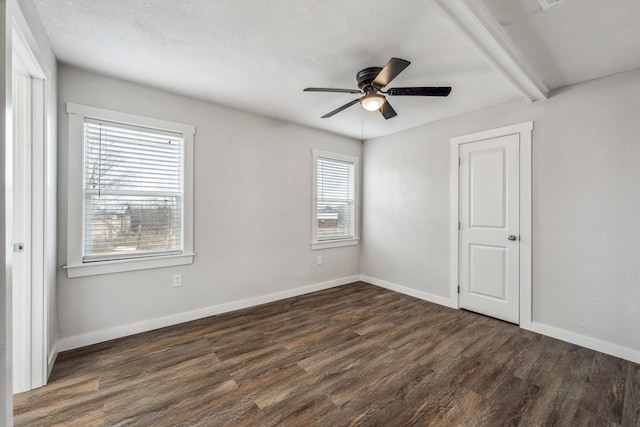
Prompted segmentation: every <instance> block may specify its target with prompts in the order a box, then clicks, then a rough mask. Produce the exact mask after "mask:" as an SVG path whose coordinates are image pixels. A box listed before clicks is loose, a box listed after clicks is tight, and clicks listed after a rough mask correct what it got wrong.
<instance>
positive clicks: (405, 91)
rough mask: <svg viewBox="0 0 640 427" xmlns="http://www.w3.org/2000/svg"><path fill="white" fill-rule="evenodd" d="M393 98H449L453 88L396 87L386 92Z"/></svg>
mask: <svg viewBox="0 0 640 427" xmlns="http://www.w3.org/2000/svg"><path fill="white" fill-rule="evenodd" d="M385 93H386V94H387V95H391V96H449V94H450V93H451V88H450V87H448V86H443V87H394V88H391V89H389V90H388V91H386V92H385Z"/></svg>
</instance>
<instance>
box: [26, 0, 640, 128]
mask: <svg viewBox="0 0 640 427" xmlns="http://www.w3.org/2000/svg"><path fill="white" fill-rule="evenodd" d="M33 1H34V3H35V5H36V7H37V9H38V12H39V14H40V17H41V19H42V22H43V25H44V27H45V29H46V31H47V33H48V35H49V38H50V40H51V43H52V46H53V49H54V52H55V53H56V56H57V57H58V59H59V60H60V61H61V62H64V63H68V64H71V65H74V66H78V67H81V68H84V69H88V70H92V71H95V72H98V73H102V74H106V75H110V76H114V77H118V78H122V79H126V80H131V81H134V82H138V83H142V84H145V85H149V86H153V87H157V88H160V89H164V90H168V91H171V92H175V93H179V94H183V95H187V96H191V97H194V98H199V99H203V100H207V101H211V102H215V103H218V104H222V105H227V106H231V107H236V108H239V109H242V110H246V111H250V112H253V113H257V114H261V115H265V116H268V117H274V118H278V119H282V120H286V121H289V122H294V123H299V124H302V125H306V126H311V127H315V128H320V129H324V130H328V131H331V132H335V133H339V134H343V135H347V136H351V137H355V138H360V137H362V136H364V138H372V137H376V136H382V135H386V134H390V133H394V132H397V131H400V130H404V129H407V128H411V127H415V126H418V125H420V124H423V123H427V122H430V121H434V120H438V119H442V118H445V117H449V116H454V115H458V114H463V113H465V112H468V111H472V110H477V109H481V108H483V107H486V106H488V105H492V104H496V103H499V102H503V101H507V100H511V99H516V98H521V99H522V95H521V94H520V92H518V91H517V90H516V89H515V88H514V86H512V84H511V83H510V82H509V80H508V79H506V78H505V77H504V75H503V74H501V73H499V72H498V71H496V70H495V69H494V68H493V67H492V66H491V65H489V63H488V62H487V61H486V60H485V57H484V56H483V55H482V54H480V53H479V51H478V50H477V49H476V48H475V47H474V46H473V44H472V43H470V42H469V41H468V40H467V39H466V38H465V36H464V35H463V33H462V31H460V29H459V28H458V27H456V26H455V25H454V24H453V23H451V22H450V21H449V20H448V19H447V18H445V17H443V16H442V15H441V13H440V12H439V10H438V9H437V8H436V7H434V6H433V5H432V3H431V1H430V0H403V1H402V2H398V1H396V0H376V1H375V2H372V1H370V0H348V1H344V0H324V1H312V0H269V1H255V0H216V1H211V0H189V1H174V0H137V1H130V0H126V1H125V0H109V1H104V0H33ZM440 1H443V0H440ZM447 1H453V2H463V1H464V2H467V3H472V2H476V3H477V2H481V1H484V5H485V6H486V8H487V9H488V10H489V11H490V12H491V13H492V14H493V16H494V17H495V18H496V20H497V21H498V22H499V23H501V24H502V28H503V29H504V31H505V33H506V34H507V35H508V36H509V37H510V38H511V39H512V40H513V41H514V43H515V46H516V48H518V49H519V50H520V51H521V53H522V54H523V56H524V57H525V59H526V60H527V61H528V63H529V65H530V66H532V68H533V69H534V70H535V71H537V72H538V74H539V75H540V76H541V77H542V79H543V80H544V81H545V83H547V85H548V86H550V87H552V88H556V87H560V86H564V85H567V84H572V83H576V82H579V81H583V80H588V79H592V78H596V77H600V76H603V75H607V74H611V73H614V72H619V71H624V70H627V69H631V68H635V67H638V66H640V55H639V54H638V52H639V48H640V38H639V34H640V32H639V31H637V23H638V22H640V7H639V4H640V2H639V1H638V0H615V1H604V0H564V1H562V2H560V3H558V4H557V5H556V6H553V7H551V8H549V9H547V10H545V11H542V9H541V8H540V6H539V4H538V2H537V0H447ZM393 56H395V57H399V58H403V59H407V60H409V61H411V62H412V64H411V65H410V66H409V68H407V69H406V70H405V71H404V72H403V73H402V74H401V75H400V76H399V77H398V78H397V79H396V80H394V81H393V82H392V84H390V85H389V87H394V86H396V87H397V86H452V87H453V91H452V93H451V95H450V96H449V97H448V98H424V97H390V102H391V104H392V105H393V107H394V108H395V109H396V111H397V112H398V116H397V117H395V118H393V119H390V120H384V119H383V118H382V117H381V116H380V114H379V113H377V112H373V113H372V112H366V111H364V110H363V109H362V108H361V107H360V106H359V105H354V106H352V107H351V108H349V109H347V110H345V111H344V112H342V113H339V114H337V115H336V116H333V117H331V118H329V119H321V118H320V116H322V115H323V114H325V113H327V112H329V111H331V110H333V109H335V108H337V107H339V106H341V105H343V104H345V103H347V102H349V101H351V100H353V99H355V98H356V97H357V96H356V95H352V94H339V93H304V92H302V89H304V88H305V87H308V86H316V87H337V88H356V80H355V75H356V73H357V72H358V71H359V70H361V69H363V68H366V67H370V66H383V65H384V64H385V63H386V62H387V61H388V60H389V59H390V58H391V57H393ZM523 102H525V101H523Z"/></svg>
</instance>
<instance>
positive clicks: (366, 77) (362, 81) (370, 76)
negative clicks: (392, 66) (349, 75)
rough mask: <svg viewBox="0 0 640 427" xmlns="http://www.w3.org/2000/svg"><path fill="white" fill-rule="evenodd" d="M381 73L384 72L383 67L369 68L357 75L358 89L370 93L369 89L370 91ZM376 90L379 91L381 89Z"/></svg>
mask: <svg viewBox="0 0 640 427" xmlns="http://www.w3.org/2000/svg"><path fill="white" fill-rule="evenodd" d="M380 71H382V68H381V67H369V68H365V69H364V70H362V71H359V72H358V74H356V80H357V81H358V87H359V88H360V90H362V91H364V92H368V90H367V89H369V87H370V86H371V84H372V83H373V81H374V80H375V78H376V77H377V76H378V74H379V73H380ZM375 89H376V90H377V89H379V88H375Z"/></svg>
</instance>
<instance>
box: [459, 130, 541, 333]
mask: <svg viewBox="0 0 640 427" xmlns="http://www.w3.org/2000/svg"><path fill="white" fill-rule="evenodd" d="M532 130H533V122H525V123H521V124H517V125H513V126H506V127H503V128H499V129H493V130H488V131H483V132H478V133H474V134H471V135H463V136H459V137H455V138H452V139H451V181H450V189H451V211H450V219H451V227H450V278H451V279H450V280H451V282H450V298H451V301H452V306H454V307H463V308H469V309H471V310H474V311H478V312H482V313H484V314H487V315H490V316H494V317H497V318H501V319H505V320H508V321H510V322H514V323H519V325H520V327H522V328H525V329H530V328H531V301H532V290H531V140H532V139H531V134H532ZM514 147H515V148H514ZM465 157H466V158H467V159H466V162H467V164H466V165H465ZM462 181H465V182H462ZM509 181H511V183H509ZM474 185H475V186H474ZM509 185H510V186H509ZM496 187H497V188H498V189H499V191H496ZM465 192H466V196H465V195H464V194H463V193H465ZM463 211H464V212H466V213H463ZM516 212H517V213H516ZM465 216H466V219H465ZM459 228H460V230H459ZM510 235H513V236H514V237H515V239H516V240H513V241H512V240H508V237H509V236H510ZM512 238H513V237H512ZM465 247H466V249H465ZM514 263H515V266H514ZM510 266H511V267H510ZM463 282H464V283H463ZM509 283H511V288H510V285H509ZM514 283H515V284H516V285H515V286H516V287H517V289H514V288H513V286H514V285H513V284H514ZM458 289H460V294H458ZM510 304H511V305H510Z"/></svg>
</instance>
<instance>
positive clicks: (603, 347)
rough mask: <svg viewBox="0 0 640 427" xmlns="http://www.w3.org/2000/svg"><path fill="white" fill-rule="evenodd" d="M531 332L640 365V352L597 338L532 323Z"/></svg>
mask: <svg viewBox="0 0 640 427" xmlns="http://www.w3.org/2000/svg"><path fill="white" fill-rule="evenodd" d="M530 330H531V331H533V332H537V333H539V334H542V335H546V336H549V337H551V338H556V339H559V340H562V341H566V342H569V343H571V344H576V345H579V346H582V347H586V348H590V349H591V350H595V351H599V352H601V353H606V354H610V355H611V356H615V357H619V358H621V359H625V360H630V361H631V362H635V363H640V351H639V350H634V349H632V348H628V347H623V346H621V345H618V344H613V343H610V342H607V341H602V340H600V339H597V338H592V337H588V336H586V335H580V334H576V333H575V332H570V331H567V330H565V329H560V328H556V327H554V326H549V325H545V324H542V323H538V322H531V328H530Z"/></svg>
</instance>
